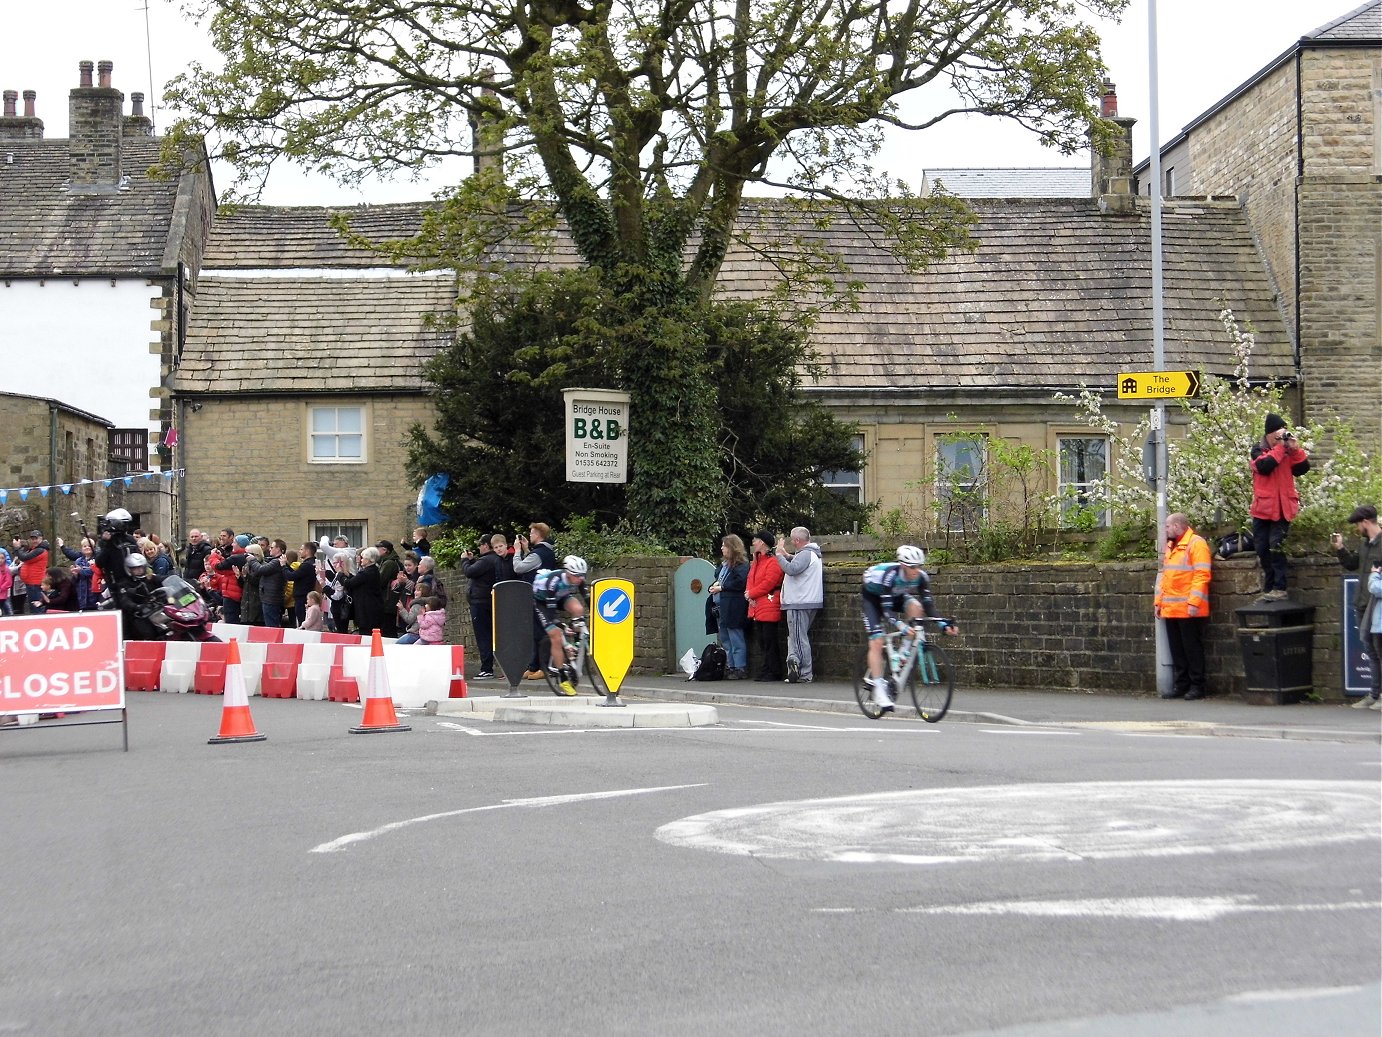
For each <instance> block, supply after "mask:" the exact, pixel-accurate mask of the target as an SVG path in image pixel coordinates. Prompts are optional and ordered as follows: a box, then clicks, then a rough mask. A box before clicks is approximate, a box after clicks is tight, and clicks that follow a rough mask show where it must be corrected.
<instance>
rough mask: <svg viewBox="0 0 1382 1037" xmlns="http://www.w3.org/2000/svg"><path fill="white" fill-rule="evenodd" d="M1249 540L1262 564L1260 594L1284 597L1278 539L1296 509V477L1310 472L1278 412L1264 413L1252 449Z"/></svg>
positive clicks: (1283, 562) (1283, 568)
mask: <svg viewBox="0 0 1382 1037" xmlns="http://www.w3.org/2000/svg"><path fill="white" fill-rule="evenodd" d="M1248 464H1249V465H1250V466H1251V468H1252V507H1251V508H1250V509H1248V514H1249V515H1251V516H1252V543H1253V547H1254V548H1255V549H1256V550H1257V562H1258V564H1259V565H1261V566H1262V590H1263V594H1262V597H1261V598H1259V599H1258V600H1259V601H1280V600H1281V599H1282V598H1285V597H1286V552H1285V551H1284V550H1282V547H1281V545H1282V542H1283V541H1284V540H1285V539H1286V534H1287V533H1288V532H1290V530H1291V520H1292V519H1294V518H1295V517H1296V513H1297V512H1299V511H1300V494H1299V493H1297V492H1296V476H1298V475H1304V474H1305V473H1306V472H1308V471H1310V457H1309V455H1308V454H1306V452H1305V451H1304V450H1302V449H1301V448H1300V444H1299V443H1297V442H1296V437H1295V436H1294V435H1293V434H1292V432H1291V430H1290V428H1289V427H1287V425H1286V421H1285V419H1283V418H1282V417H1281V415H1279V414H1268V415H1267V420H1266V422H1265V425H1264V427H1263V436H1262V439H1261V440H1260V441H1258V442H1257V443H1256V444H1255V445H1254V446H1253V448H1252V457H1251V459H1250V460H1249V462H1248Z"/></svg>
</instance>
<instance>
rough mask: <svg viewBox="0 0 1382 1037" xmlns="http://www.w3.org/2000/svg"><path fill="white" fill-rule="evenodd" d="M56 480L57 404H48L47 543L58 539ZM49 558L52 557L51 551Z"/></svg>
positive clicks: (58, 491)
mask: <svg viewBox="0 0 1382 1037" xmlns="http://www.w3.org/2000/svg"><path fill="white" fill-rule="evenodd" d="M57 482H58V405H57V404H56V403H49V404H48V485H49V487H50V489H49V490H48V540H49V543H53V544H56V543H57V540H58V502H57V499H56V498H55V497H54V496H53V495H54V493H60V492H62V491H60V490H53V489H51V487H54V486H56V485H57ZM49 558H50V559H51V558H52V555H51V553H50V554H49Z"/></svg>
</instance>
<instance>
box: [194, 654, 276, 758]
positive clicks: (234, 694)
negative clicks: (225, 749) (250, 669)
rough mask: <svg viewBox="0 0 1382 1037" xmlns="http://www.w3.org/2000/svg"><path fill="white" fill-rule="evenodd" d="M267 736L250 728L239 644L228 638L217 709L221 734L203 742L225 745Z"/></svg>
mask: <svg viewBox="0 0 1382 1037" xmlns="http://www.w3.org/2000/svg"><path fill="white" fill-rule="evenodd" d="M268 738H269V736H268V735H261V734H260V733H259V732H258V731H256V730H255V729H254V717H252V716H250V697H249V692H247V691H246V690H245V671H244V670H243V669H242V668H241V666H240V645H239V643H238V642H237V641H236V640H235V639H234V638H232V639H231V642H230V647H229V648H228V649H226V692H225V700H224V706H223V708H222V709H221V733H220V734H218V735H217V736H216V737H215V738H208V739H207V740H206V742H207V744H208V745H221V744H223V743H225V742H265V741H268Z"/></svg>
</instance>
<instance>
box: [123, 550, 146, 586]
mask: <svg viewBox="0 0 1382 1037" xmlns="http://www.w3.org/2000/svg"><path fill="white" fill-rule="evenodd" d="M148 571H149V560H148V559H147V558H145V557H144V556H143V555H142V554H140V553H139V552H138V551H135V552H132V553H131V554H128V555H126V556H125V572H127V573H129V574H130V575H131V576H133V577H134V578H135V579H142V578H143V576H144V574H145V573H147V572H148Z"/></svg>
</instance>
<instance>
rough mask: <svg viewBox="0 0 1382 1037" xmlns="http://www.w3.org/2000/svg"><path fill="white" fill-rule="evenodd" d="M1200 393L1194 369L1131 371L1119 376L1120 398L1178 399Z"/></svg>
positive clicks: (1198, 381) (1197, 376)
mask: <svg viewBox="0 0 1382 1037" xmlns="http://www.w3.org/2000/svg"><path fill="white" fill-rule="evenodd" d="M1199 394H1200V376H1199V374H1197V373H1196V372H1194V371H1129V372H1126V373H1124V374H1120V375H1119V376H1118V398H1119V399H1120V400H1176V399H1181V398H1183V397H1187V396H1198V395H1199Z"/></svg>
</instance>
